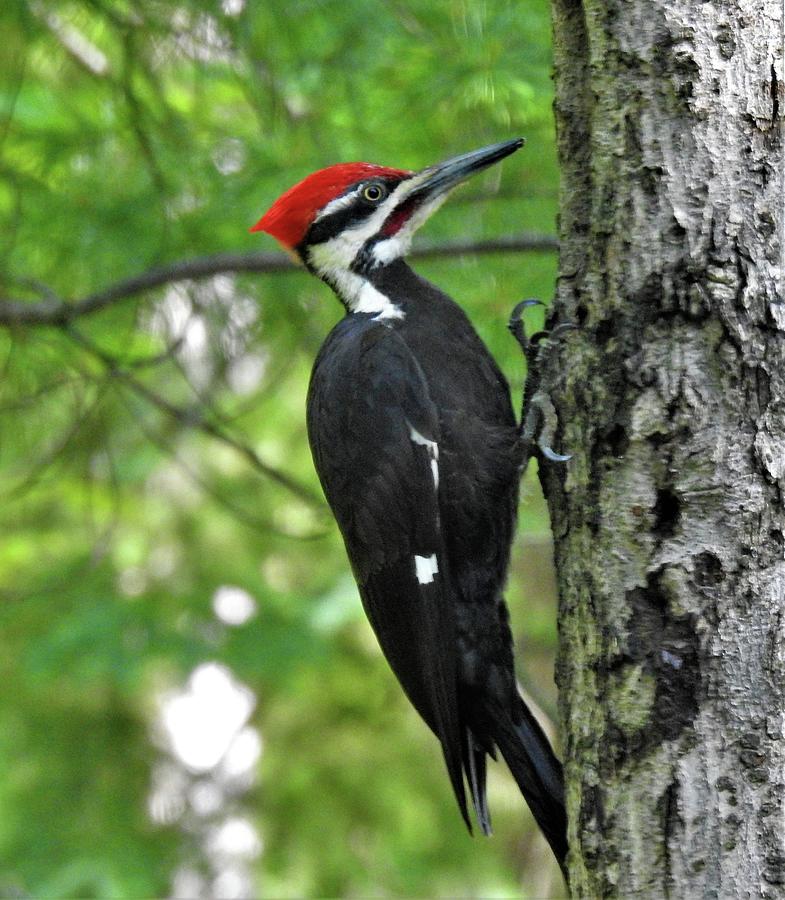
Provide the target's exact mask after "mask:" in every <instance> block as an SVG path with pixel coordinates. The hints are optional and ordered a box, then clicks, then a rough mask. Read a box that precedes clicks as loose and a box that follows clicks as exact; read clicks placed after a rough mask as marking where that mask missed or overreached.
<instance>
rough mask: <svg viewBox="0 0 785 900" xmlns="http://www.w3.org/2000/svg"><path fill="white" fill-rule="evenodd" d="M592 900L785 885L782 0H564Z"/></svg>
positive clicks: (578, 767)
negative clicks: (706, 0)
mask: <svg viewBox="0 0 785 900" xmlns="http://www.w3.org/2000/svg"><path fill="white" fill-rule="evenodd" d="M553 9H554V34H555V57H556V104H555V108H556V121H557V129H558V141H559V153H560V156H561V167H562V187H561V220H560V240H561V259H560V275H559V286H558V291H557V298H556V306H555V310H556V312H555V316H556V318H557V319H558V320H561V321H565V320H569V321H573V322H575V323H576V324H578V325H579V326H580V328H579V330H578V331H576V332H571V333H569V334H568V336H567V337H562V338H561V339H560V342H559V343H558V344H557V345H556V346H555V347H554V349H553V351H552V354H553V355H552V357H551V358H550V360H549V365H548V371H547V373H546V378H547V379H548V381H549V384H548V390H549V392H550V394H551V398H552V400H553V403H554V407H555V409H556V412H557V414H558V420H559V422H560V429H561V430H560V432H559V440H558V443H557V447H558V449H560V450H561V449H564V450H566V451H568V452H571V453H572V454H573V459H572V460H571V461H570V462H569V463H567V464H566V465H559V464H555V463H549V464H547V466H544V467H543V468H542V475H541V477H542V480H543V486H544V489H545V493H546V496H547V498H548V501H549V504H550V510H551V516H552V521H553V528H554V535H555V542H556V562H557V568H558V571H559V590H560V607H561V608H560V633H561V646H560V658H559V665H558V682H559V687H560V693H561V700H560V703H561V714H562V719H563V726H564V734H565V757H566V770H567V778H568V788H567V791H568V807H569V816H570V845H571V858H570V872H571V887H572V891H573V894H574V896H576V897H592V898H594V897H601V896H602V897H622V898H625V900H626V898H630V897H655V898H663V897H669V896H672V897H678V898H700V897H734V898H735V897H783V896H785V506H784V504H783V497H785V304H783V297H782V283H781V279H782V265H781V263H782V252H783V156H782V130H781V127H780V126H781V121H782V120H781V116H782V110H783V107H785V96H783V91H782V84H783V73H782V33H783V21H782V17H783V10H782V3H781V0H725V2H718V0H715V2H698V0H585V2H580V0H554V4H553Z"/></svg>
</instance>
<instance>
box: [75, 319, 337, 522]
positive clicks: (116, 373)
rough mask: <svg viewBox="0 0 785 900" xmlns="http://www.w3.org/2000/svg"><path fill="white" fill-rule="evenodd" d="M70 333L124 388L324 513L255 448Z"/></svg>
mask: <svg viewBox="0 0 785 900" xmlns="http://www.w3.org/2000/svg"><path fill="white" fill-rule="evenodd" d="M67 333H68V334H69V335H70V336H71V337H72V338H73V340H74V341H75V342H76V343H78V344H79V345H80V346H81V347H83V348H84V349H85V350H87V351H88V353H90V354H91V355H92V356H94V357H96V359H98V360H100V361H101V362H102V363H103V364H104V366H105V367H106V369H107V371H108V372H109V373H110V374H111V375H112V377H114V378H117V379H118V380H119V381H122V382H123V384H125V385H127V386H128V387H129V388H131V390H132V391H133V392H134V393H135V394H137V395H138V396H139V397H142V398H143V399H144V400H146V401H147V402H148V403H149V404H150V405H151V406H154V407H155V408H156V409H159V410H160V411H161V412H163V413H166V415H167V416H169V417H170V418H171V419H173V420H174V421H175V422H177V423H178V424H180V425H184V426H185V427H187V428H194V429H196V430H197V431H201V432H202V433H203V434H206V435H209V436H210V437H211V438H213V439H215V440H216V441H220V443H222V444H225V445H226V446H227V447H231V448H232V449H233V450H234V451H235V452H236V453H238V454H239V455H240V456H242V457H243V458H244V459H246V460H247V461H248V462H249V463H250V464H251V466H252V467H253V468H254V469H256V471H257V472H260V473H261V474H262V475H264V476H265V477H266V478H269V479H270V480H271V481H274V482H275V483H276V484H279V485H280V486H281V487H284V488H286V490H288V491H289V492H290V493H292V494H294V495H295V496H296V497H298V498H299V499H300V500H302V501H303V502H304V503H307V504H308V505H309V506H312V507H313V508H314V509H320V510H321V509H324V501H323V500H322V499H321V498H320V497H318V496H317V495H316V494H315V493H314V492H313V491H312V490H311V489H310V488H308V487H306V486H305V485H304V484H300V482H299V481H297V480H296V479H295V478H292V476H291V475H287V474H286V472H282V471H281V470H280V469H276V468H275V466H272V465H270V464H269V463H267V462H265V461H264V460H263V459H262V458H261V457H260V456H259V454H258V453H257V452H256V451H255V450H254V449H253V447H250V446H248V444H244V443H243V442H242V441H241V440H239V439H238V438H236V437H234V436H233V435H231V434H229V433H228V432H226V431H224V430H223V429H222V428H220V427H219V426H218V425H216V424H215V423H214V422H211V421H210V420H209V419H206V418H205V417H204V415H203V413H202V412H201V410H195V409H183V408H181V407H179V406H176V405H175V404H174V403H171V402H170V401H169V400H167V399H166V398H165V397H161V396H160V394H156V393H155V391H152V390H150V388H148V387H147V385H145V384H143V383H142V382H141V381H139V380H138V379H136V378H134V376H133V375H132V374H131V373H130V372H127V371H125V370H123V369H122V368H120V366H119V361H118V360H117V359H115V358H114V357H112V356H111V355H109V354H108V353H106V352H104V351H103V350H101V348H100V347H98V346H96V345H95V344H93V343H92V341H90V340H88V339H87V338H86V337H85V336H84V335H83V334H81V333H80V332H78V331H77V330H76V329H74V328H73V327H69V328H68V329H67Z"/></svg>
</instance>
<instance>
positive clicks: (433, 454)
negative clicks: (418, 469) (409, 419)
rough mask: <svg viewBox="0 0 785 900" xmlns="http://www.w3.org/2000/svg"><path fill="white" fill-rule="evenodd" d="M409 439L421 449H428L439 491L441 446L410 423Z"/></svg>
mask: <svg viewBox="0 0 785 900" xmlns="http://www.w3.org/2000/svg"><path fill="white" fill-rule="evenodd" d="M409 437H410V438H411V439H412V441H413V443H415V444H417V445H419V446H420V447H426V448H427V450H428V456H430V458H431V475H432V476H433V484H434V487H435V488H436V489H437V490H438V489H439V445H438V444H437V443H436V441H430V440H428V438H427V437H423V436H422V435H421V434H420V432H419V431H418V430H417V429H416V428H415V427H414V425H412V424H411V423H409Z"/></svg>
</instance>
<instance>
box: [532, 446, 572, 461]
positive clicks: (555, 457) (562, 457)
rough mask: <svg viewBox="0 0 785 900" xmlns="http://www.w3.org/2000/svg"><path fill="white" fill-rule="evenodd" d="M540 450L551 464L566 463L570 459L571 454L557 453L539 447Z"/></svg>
mask: <svg viewBox="0 0 785 900" xmlns="http://www.w3.org/2000/svg"><path fill="white" fill-rule="evenodd" d="M540 450H542V455H543V456H544V457H545V458H546V459H549V460H550V461H551V462H557V463H566V462H569V461H570V460H571V459H572V453H566V454H565V453H557V452H556V451H555V450H551V448H550V447H540Z"/></svg>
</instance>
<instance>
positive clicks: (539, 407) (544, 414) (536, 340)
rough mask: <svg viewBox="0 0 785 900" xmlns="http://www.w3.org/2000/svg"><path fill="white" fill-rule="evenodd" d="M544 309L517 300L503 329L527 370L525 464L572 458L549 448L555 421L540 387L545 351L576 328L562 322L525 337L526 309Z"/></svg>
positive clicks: (523, 419) (546, 394) (535, 303)
mask: <svg viewBox="0 0 785 900" xmlns="http://www.w3.org/2000/svg"><path fill="white" fill-rule="evenodd" d="M544 305H545V304H544V303H543V302H542V301H541V300H537V299H534V298H529V299H526V300H521V302H520V303H518V304H517V305H516V306H515V308H514V309H513V311H512V314H511V315H510V321H509V323H508V326H507V327H508V328H509V329H510V331H511V333H512V335H513V337H514V338H515V340H516V341H517V342H518V345H519V346H520V348H521V350H522V351H523V355H524V357H525V358H526V366H527V373H526V384H525V386H524V393H523V397H524V399H523V412H522V415H521V425H520V434H521V440H522V442H523V444H524V447H525V448H526V449H525V453H526V459H527V460H528V458H529V457H530V456H532V455H536V456H537V457H538V458H541V459H547V460H549V461H550V462H558V463H565V462H567V461H568V460H570V459H572V454H565V453H557V452H556V451H555V450H554V449H553V448H552V446H551V445H552V443H553V441H554V438H555V435H556V426H557V422H558V420H557V417H556V410H555V409H554V407H553V403H552V402H551V400H550V396H549V390H548V389H547V386H543V384H542V381H543V374H544V362H545V358H546V356H547V353H548V351H549V350H550V348H551V347H552V346H553V345H554V343H555V342H556V341H557V340H558V339H560V338H561V337H562V336H563V335H564V334H566V333H567V332H569V331H573V330H575V329H576V328H577V325H575V324H573V323H572V322H562V323H561V324H559V325H557V326H556V327H555V328H552V329H550V330H549V331H548V330H543V331H537V332H535V333H534V334H533V335H532V336H531V337H528V336H527V334H526V329H525V327H524V324H523V312H524V310H526V309H528V308H529V307H532V306H544Z"/></svg>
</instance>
